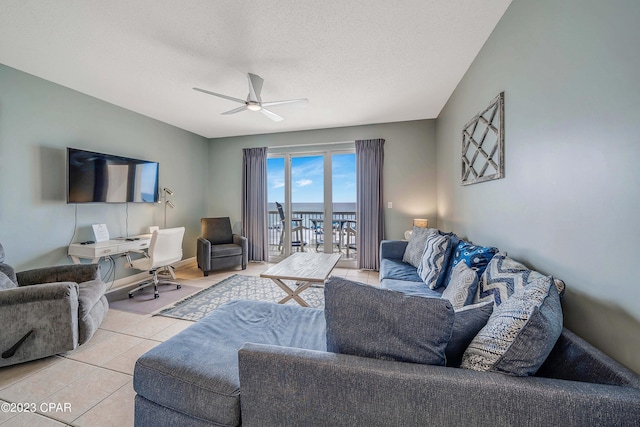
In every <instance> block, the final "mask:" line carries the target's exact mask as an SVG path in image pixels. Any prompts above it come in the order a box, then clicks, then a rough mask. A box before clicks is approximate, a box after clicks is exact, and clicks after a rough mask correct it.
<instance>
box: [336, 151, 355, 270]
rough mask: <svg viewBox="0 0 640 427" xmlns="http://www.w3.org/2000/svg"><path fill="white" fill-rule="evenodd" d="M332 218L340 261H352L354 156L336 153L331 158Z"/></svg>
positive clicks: (353, 255)
mask: <svg viewBox="0 0 640 427" xmlns="http://www.w3.org/2000/svg"><path fill="white" fill-rule="evenodd" d="M331 182H332V194H331V199H332V201H333V218H334V221H335V222H336V223H337V224H338V228H339V248H340V251H341V252H342V259H343V260H349V261H354V260H355V259H356V256H357V247H356V233H357V229H358V228H357V224H356V154H355V153H338V154H333V155H332V156H331Z"/></svg>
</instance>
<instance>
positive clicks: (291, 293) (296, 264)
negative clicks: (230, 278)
mask: <svg viewBox="0 0 640 427" xmlns="http://www.w3.org/2000/svg"><path fill="white" fill-rule="evenodd" d="M339 260H340V254H322V253H320V254H319V253H312V252H296V253H294V254H292V255H291V256H289V257H288V258H286V259H284V260H282V261H280V262H279V263H277V264H276V265H274V266H272V267H270V268H268V269H267V270H266V271H264V272H263V273H262V274H261V275H260V277H266V278H269V279H271V280H273V281H274V282H275V283H276V284H277V285H278V286H280V288H282V290H283V291H285V292H286V293H287V296H286V297H284V298H283V299H282V300H280V301H278V304H284V303H285V302H287V301H289V300H290V299H294V300H295V301H296V302H297V303H298V304H300V305H301V306H303V307H309V304H307V302H306V301H305V300H304V299H302V297H301V296H300V292H302V291H304V290H305V289H307V288H308V287H309V286H311V285H313V284H323V283H324V281H325V280H327V277H329V274H331V271H332V270H333V268H334V267H335V266H336V264H337V263H338V261H339ZM283 280H295V281H296V284H297V285H298V286H297V287H296V289H291V288H290V287H289V286H288V285H287V284H286V283H284V282H283Z"/></svg>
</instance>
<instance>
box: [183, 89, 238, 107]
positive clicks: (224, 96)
mask: <svg viewBox="0 0 640 427" xmlns="http://www.w3.org/2000/svg"><path fill="white" fill-rule="evenodd" d="M193 90H197V91H198V92H202V93H206V94H209V95H213V96H219V97H220V98H224V99H228V100H229V101H235V102H239V103H241V104H244V103H245V101H244V99H239V98H234V97H233V96H227V95H223V94H221V93H215V92H210V91H208V90H204V89H200V88H197V87H194V88H193Z"/></svg>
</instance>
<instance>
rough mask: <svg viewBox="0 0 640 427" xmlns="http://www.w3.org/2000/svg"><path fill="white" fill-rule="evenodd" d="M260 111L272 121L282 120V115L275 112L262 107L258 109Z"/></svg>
mask: <svg viewBox="0 0 640 427" xmlns="http://www.w3.org/2000/svg"><path fill="white" fill-rule="evenodd" d="M260 112H261V113H262V114H264V115H265V116H267V117H269V118H270V119H271V120H273V121H274V122H281V121H282V120H284V117H282V116H279V115H277V114H276V113H274V112H273V111H269V110H267V109H266V108H264V107H263V108H262V109H261V110H260Z"/></svg>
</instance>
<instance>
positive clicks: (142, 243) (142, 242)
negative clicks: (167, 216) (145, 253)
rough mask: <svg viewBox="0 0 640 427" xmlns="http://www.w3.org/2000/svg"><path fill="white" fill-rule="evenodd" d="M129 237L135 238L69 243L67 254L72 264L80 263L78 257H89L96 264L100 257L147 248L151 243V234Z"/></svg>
mask: <svg viewBox="0 0 640 427" xmlns="http://www.w3.org/2000/svg"><path fill="white" fill-rule="evenodd" d="M131 239H137V240H126V239H124V238H121V239H111V240H106V241H104V242H98V243H91V244H88V245H81V244H80V243H72V244H70V245H69V251H68V254H69V256H70V257H71V259H72V260H73V263H74V264H80V258H85V259H90V260H91V262H92V263H93V264H97V263H98V261H99V260H100V258H102V257H107V256H111V255H117V254H124V253H126V252H133V251H141V250H144V249H148V248H149V244H150V243H151V234H142V235H140V236H134V237H131Z"/></svg>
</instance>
